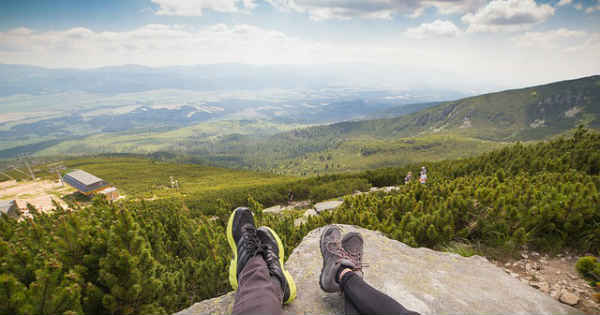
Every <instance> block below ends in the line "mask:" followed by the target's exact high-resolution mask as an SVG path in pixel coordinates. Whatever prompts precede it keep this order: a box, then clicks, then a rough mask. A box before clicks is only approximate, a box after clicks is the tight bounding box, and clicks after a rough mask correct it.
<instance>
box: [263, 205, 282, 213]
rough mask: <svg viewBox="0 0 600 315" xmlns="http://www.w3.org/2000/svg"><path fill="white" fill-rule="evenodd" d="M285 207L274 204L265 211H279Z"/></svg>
mask: <svg viewBox="0 0 600 315" xmlns="http://www.w3.org/2000/svg"><path fill="white" fill-rule="evenodd" d="M283 209H284V208H283V207H282V206H273V207H270V208H267V209H264V210H263V212H264V213H279V212H281V211H282V210H283Z"/></svg>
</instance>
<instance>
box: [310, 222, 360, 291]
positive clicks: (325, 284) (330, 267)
mask: <svg viewBox="0 0 600 315" xmlns="http://www.w3.org/2000/svg"><path fill="white" fill-rule="evenodd" d="M341 239H342V232H341V230H340V228H339V227H337V226H334V225H329V226H327V227H325V229H324V230H323V233H321V242H320V247H321V255H323V269H321V276H320V277H319V285H320V286H321V289H322V290H323V291H325V292H337V291H340V285H339V283H338V281H337V279H336V277H337V275H338V271H339V270H340V268H341V267H346V268H350V269H356V268H357V266H356V265H355V264H354V263H353V262H352V257H351V256H350V255H349V254H348V253H346V251H344V250H343V249H342V244H341Z"/></svg>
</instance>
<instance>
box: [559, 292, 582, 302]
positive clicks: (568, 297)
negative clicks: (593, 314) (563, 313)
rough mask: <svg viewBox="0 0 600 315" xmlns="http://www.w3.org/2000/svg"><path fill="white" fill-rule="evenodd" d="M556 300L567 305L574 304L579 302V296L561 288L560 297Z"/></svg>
mask: <svg viewBox="0 0 600 315" xmlns="http://www.w3.org/2000/svg"><path fill="white" fill-rule="evenodd" d="M558 300H559V301H560V302H562V303H565V304H567V305H575V304H577V303H579V297H578V296H577V295H575V294H573V293H571V292H569V291H567V290H563V291H562V292H561V293H560V298H559V299H558Z"/></svg>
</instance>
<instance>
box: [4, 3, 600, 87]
mask: <svg viewBox="0 0 600 315" xmlns="http://www.w3.org/2000/svg"><path fill="white" fill-rule="evenodd" d="M599 15H600V0H552V1H550V0H537V1H534V0H492V1H485V0H437V1H434V0H410V1H379V0H366V1H355V0H341V1H318V2H315V1H309V0H291V1H282V0H219V1H217V0H200V1H186V0H132V1H126V2H124V1H101V2H87V1H86V2H78V1H74V0H61V1H19V2H15V1H4V2H2V4H0V62H1V63H4V64H23V65H34V66H41V67H45V68H74V69H90V68H98V67H107V66H120V65H142V66H148V67H175V66H189V65H207V64H243V65H268V66H284V65H285V66H298V67H308V68H309V69H310V68H320V67H322V65H326V66H328V67H329V68H336V67H337V68H343V67H348V68H352V66H354V68H359V70H360V71H362V69H364V68H365V67H364V66H362V65H368V67H372V68H373V69H374V70H372V71H371V70H369V69H368V71H366V72H367V73H366V75H367V78H366V79H368V80H364V79H365V78H363V80H362V81H367V82H371V83H374V84H376V83H377V81H378V80H381V79H382V78H383V79H384V80H383V81H384V83H385V84H402V80H397V79H394V80H392V79H390V78H389V77H390V76H395V77H399V76H406V77H407V78H403V80H405V81H406V82H413V83H414V82H418V81H423V82H425V83H428V82H427V81H429V82H430V83H431V84H434V85H435V87H436V88H455V89H456V88H460V89H462V90H468V89H469V88H473V89H483V90H487V91H490V90H496V89H502V88H516V87H523V86H528V85H535V84H542V83H549V82H553V81H560V80H566V79H574V78H578V77H584V76H589V75H594V74H598V73H600V58H598V56H597V51H600V32H598V29H600V19H599V18H598V17H599ZM380 69H381V70H380ZM407 69H408V70H407ZM343 70H344V69H342V70H339V71H342V72H343ZM336 71H337V70H336ZM377 71H386V72H382V73H381V74H380V77H378V76H377ZM334 72H335V71H334ZM371 72H372V73H371ZM334 74H335V73H334ZM357 74H358V75H362V73H357ZM386 80H387V82H386Z"/></svg>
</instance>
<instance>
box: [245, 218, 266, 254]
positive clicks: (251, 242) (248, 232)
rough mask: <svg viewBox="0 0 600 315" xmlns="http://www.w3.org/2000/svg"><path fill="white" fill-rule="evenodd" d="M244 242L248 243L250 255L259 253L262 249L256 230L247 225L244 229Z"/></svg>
mask: <svg viewBox="0 0 600 315" xmlns="http://www.w3.org/2000/svg"><path fill="white" fill-rule="evenodd" d="M242 240H243V241H244V242H245V243H246V246H247V248H248V251H249V252H250V253H253V252H258V251H259V249H262V248H261V246H260V244H259V242H260V241H259V239H258V236H257V235H256V228H254V227H253V226H250V225H247V226H243V227H242Z"/></svg>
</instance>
